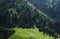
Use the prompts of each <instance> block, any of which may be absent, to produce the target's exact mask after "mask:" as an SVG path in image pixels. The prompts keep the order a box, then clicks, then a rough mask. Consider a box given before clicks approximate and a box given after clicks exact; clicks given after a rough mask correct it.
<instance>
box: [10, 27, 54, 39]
mask: <svg viewBox="0 0 60 39" xmlns="http://www.w3.org/2000/svg"><path fill="white" fill-rule="evenodd" d="M12 30H15V33H14V34H13V35H12V36H10V37H9V39H53V37H52V36H51V37H49V35H46V34H45V35H44V34H43V32H39V31H38V29H37V28H34V29H32V28H31V29H29V28H28V29H26V28H17V27H16V28H13V29H12Z"/></svg>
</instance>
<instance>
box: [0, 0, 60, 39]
mask: <svg viewBox="0 0 60 39" xmlns="http://www.w3.org/2000/svg"><path fill="white" fill-rule="evenodd" d="M34 25H35V26H34ZM0 27H2V29H1V33H2V32H3V33H4V34H7V33H8V32H10V31H9V29H11V30H12V31H11V32H12V33H15V32H16V31H15V30H13V29H14V28H15V27H18V28H22V31H23V29H25V28H26V29H27V30H28V29H31V28H32V29H35V27H36V28H38V30H39V31H40V32H43V34H47V35H49V36H50V37H51V36H52V37H57V36H58V35H59V34H60V31H59V30H60V24H58V23H57V22H56V21H55V20H54V19H52V18H51V17H49V16H48V15H46V14H45V13H44V12H42V11H40V10H39V9H37V8H36V7H35V6H34V5H33V4H31V3H29V2H28V1H27V0H0ZM4 28H7V30H8V31H7V30H5V29H4ZM3 30H4V31H3ZM19 30H20V29H19ZM17 31H18V29H17ZM5 32H6V33H5ZM17 33H18V32H17ZM38 33H39V32H38ZM9 35H10V36H11V34H9ZM7 36H8V35H7ZM8 37H9V36H8ZM1 39H4V38H1ZM7 39H8V38H7ZM18 39H19V38H18ZM37 39H38V38H37Z"/></svg>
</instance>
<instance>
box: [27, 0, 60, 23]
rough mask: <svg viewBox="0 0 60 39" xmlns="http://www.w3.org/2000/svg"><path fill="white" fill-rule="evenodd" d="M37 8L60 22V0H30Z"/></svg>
mask: <svg viewBox="0 0 60 39" xmlns="http://www.w3.org/2000/svg"><path fill="white" fill-rule="evenodd" d="M28 1H29V2H31V3H32V4H34V5H35V7H36V8H38V9H40V10H41V11H43V12H45V14H47V15H49V16H50V17H51V18H53V19H54V20H56V21H57V22H58V23H60V0H37V1H36V0H28Z"/></svg>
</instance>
